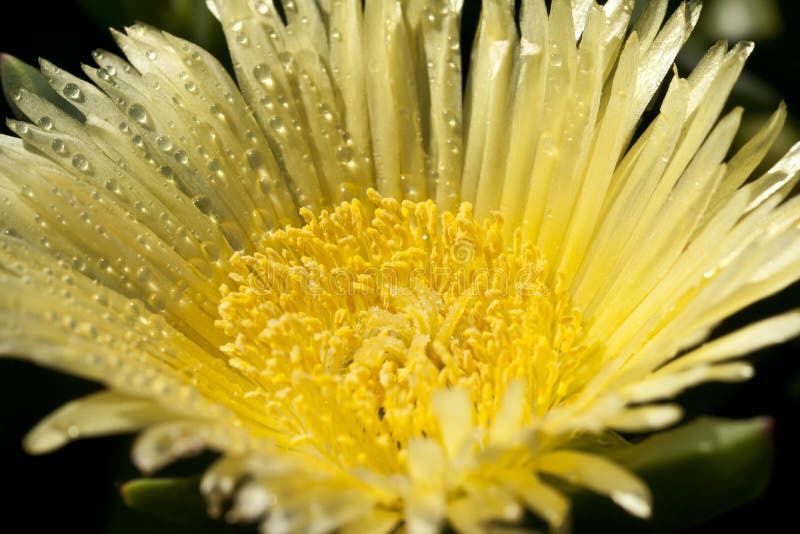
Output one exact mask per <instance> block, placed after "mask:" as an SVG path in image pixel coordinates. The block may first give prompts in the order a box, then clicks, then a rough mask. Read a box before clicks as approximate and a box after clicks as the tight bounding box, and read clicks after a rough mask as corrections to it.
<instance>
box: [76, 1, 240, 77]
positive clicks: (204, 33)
mask: <svg viewBox="0 0 800 534" xmlns="http://www.w3.org/2000/svg"><path fill="white" fill-rule="evenodd" d="M79 4H80V6H81V7H82V8H83V10H84V11H85V12H86V13H88V14H89V16H90V17H91V18H92V19H94V21H95V22H96V23H97V24H98V25H100V26H102V27H105V28H108V27H112V28H116V29H121V28H122V27H124V26H129V25H131V24H133V23H135V22H144V23H146V24H150V25H152V26H155V27H156V28H159V29H161V30H165V31H167V32H169V33H171V34H174V35H177V36H178V37H183V38H184V39H188V40H190V41H192V42H194V43H196V44H198V45H200V46H202V47H203V48H205V49H206V50H208V51H209V52H211V53H212V54H214V55H215V56H216V57H217V58H218V59H220V60H221V61H222V62H223V63H226V62H227V57H228V56H227V47H226V46H225V36H224V35H223V33H222V28H221V27H220V25H219V22H217V19H215V18H214V16H213V15H212V14H211V12H210V11H209V10H208V8H207V7H206V2H205V0H170V1H169V2H165V1H164V0H111V1H109V0H79Z"/></svg>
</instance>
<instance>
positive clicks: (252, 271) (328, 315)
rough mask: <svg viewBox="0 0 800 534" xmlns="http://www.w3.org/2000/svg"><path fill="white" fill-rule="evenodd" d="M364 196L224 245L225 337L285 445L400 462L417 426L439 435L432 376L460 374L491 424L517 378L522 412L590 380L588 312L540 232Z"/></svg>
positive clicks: (389, 468) (368, 463)
mask: <svg viewBox="0 0 800 534" xmlns="http://www.w3.org/2000/svg"><path fill="white" fill-rule="evenodd" d="M370 198H371V201H372V202H374V204H375V206H376V207H375V208H374V209H373V208H367V207H366V206H365V205H363V204H362V203H360V202H359V201H357V200H356V201H352V202H345V203H343V204H341V205H339V206H338V207H336V208H334V209H333V210H332V211H331V212H322V213H321V214H320V215H319V216H314V215H313V214H311V213H310V212H307V211H305V212H303V217H304V218H305V220H306V225H305V226H303V227H302V228H293V227H287V228H285V229H283V230H278V231H275V232H271V233H269V234H268V235H266V236H265V237H264V240H263V242H262V244H261V247H262V248H261V250H260V251H259V252H257V253H255V254H253V255H249V256H246V255H240V254H237V255H234V257H233V258H232V259H231V264H232V267H231V268H232V274H231V277H232V279H233V280H234V281H235V284H236V285H237V286H238V287H237V288H236V289H229V288H227V287H224V288H223V293H224V295H223V296H224V298H223V300H222V304H221V306H220V315H221V320H220V321H219V322H218V324H219V326H220V327H221V328H223V329H224V331H225V333H226V334H227V335H228V336H230V338H231V342H230V343H228V344H227V345H225V346H224V347H223V351H224V352H225V353H226V354H227V355H228V356H229V358H230V359H229V363H230V365H231V366H233V367H234V368H236V369H238V370H239V371H240V372H241V373H242V374H243V375H244V376H245V377H246V378H247V379H248V380H250V381H251V382H252V384H253V390H252V392H251V393H250V395H252V396H253V397H257V398H259V399H261V400H263V410H264V419H263V420H264V421H267V422H268V425H269V426H270V427H271V429H273V430H275V431H277V432H278V433H279V434H280V435H281V436H282V439H281V443H280V445H281V446H283V447H288V448H292V449H296V450H298V451H303V450H306V451H309V452H312V453H313V454H316V455H322V456H324V457H326V458H328V459H329V460H332V461H334V462H335V463H336V464H338V465H342V466H345V467H355V466H363V467H369V468H371V469H373V470H376V471H378V472H384V473H393V472H399V471H400V470H402V469H403V467H404V463H405V454H406V452H405V451H406V445H407V444H408V442H409V440H410V439H412V438H415V437H420V436H428V437H432V438H434V439H440V436H439V426H440V425H439V422H438V421H437V418H436V416H435V414H434V411H433V410H432V407H431V394H432V393H433V392H434V391H436V390H440V389H443V388H453V387H458V388H462V389H465V390H466V391H467V392H468V393H469V395H470V398H471V401H472V404H473V407H474V408H473V421H472V424H474V425H475V427H476V428H482V429H488V428H489V427H490V426H491V424H492V422H493V421H494V420H495V418H496V416H497V414H498V413H499V411H500V409H501V405H502V401H503V396H504V393H505V392H506V390H507V388H508V387H509V385H510V384H511V383H512V382H520V383H522V384H524V385H525V387H524V399H525V400H524V403H522V404H523V405H524V406H523V408H522V410H520V411H519V418H520V421H519V423H524V422H529V421H531V420H532V419H533V418H538V417H541V416H542V415H544V414H545V413H546V412H547V411H548V410H549V409H551V408H552V407H554V406H556V405H558V404H560V403H562V402H563V401H564V400H565V399H566V398H567V397H568V396H569V395H570V394H571V393H572V392H573V391H574V390H575V388H576V387H579V385H580V384H581V383H583V380H582V379H581V377H582V376H583V375H584V374H585V371H584V369H583V366H585V365H586V363H587V362H586V352H587V351H586V350H584V348H583V347H582V346H581V344H580V342H581V319H580V314H579V313H578V312H577V311H576V310H575V309H574V308H572V307H571V305H570V301H569V298H568V296H567V294H566V293H565V292H564V291H562V290H561V288H560V287H559V284H558V282H557V280H558V278H557V277H555V276H552V274H551V273H549V272H548V269H547V265H546V262H545V261H544V259H543V258H542V257H541V255H540V254H539V253H538V252H537V250H536V249H535V248H534V247H533V246H532V245H530V244H525V243H522V242H521V240H520V239H519V237H517V238H516V239H515V240H514V243H513V244H509V245H507V244H505V243H504V242H503V239H502V231H501V226H502V220H501V219H500V217H499V216H498V215H495V216H494V217H493V218H491V219H488V220H487V221H485V222H484V223H483V224H482V225H481V224H479V223H478V222H477V221H476V220H475V219H474V218H473V217H472V207H471V206H470V205H469V204H462V205H461V207H460V208H459V210H458V213H455V214H454V213H450V212H445V213H441V214H440V213H438V210H437V206H436V204H435V203H434V202H433V201H427V202H421V203H412V202H402V203H401V202H398V201H396V200H393V199H387V198H381V197H380V196H378V195H377V193H374V192H371V196H370ZM517 235H519V234H518V233H517ZM553 280H556V282H553Z"/></svg>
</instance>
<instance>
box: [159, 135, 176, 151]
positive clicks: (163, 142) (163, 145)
mask: <svg viewBox="0 0 800 534" xmlns="http://www.w3.org/2000/svg"><path fill="white" fill-rule="evenodd" d="M156 145H157V146H158V148H160V149H161V150H163V151H164V152H167V151H169V150H171V149H172V141H170V139H169V137H167V136H165V135H159V136H158V138H157V139H156Z"/></svg>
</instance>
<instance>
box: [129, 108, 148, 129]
mask: <svg viewBox="0 0 800 534" xmlns="http://www.w3.org/2000/svg"><path fill="white" fill-rule="evenodd" d="M128 115H129V116H130V117H131V118H132V119H133V120H135V121H136V122H138V123H139V124H141V125H143V126H148V125H149V124H150V116H149V115H148V114H147V110H146V109H144V106H142V105H141V104H132V105H131V106H130V107H129V108H128Z"/></svg>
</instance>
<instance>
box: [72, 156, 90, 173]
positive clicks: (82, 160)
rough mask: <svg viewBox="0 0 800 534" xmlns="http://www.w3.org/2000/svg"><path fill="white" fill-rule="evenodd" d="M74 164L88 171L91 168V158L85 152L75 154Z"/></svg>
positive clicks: (79, 168)
mask: <svg viewBox="0 0 800 534" xmlns="http://www.w3.org/2000/svg"><path fill="white" fill-rule="evenodd" d="M72 166H73V167H75V168H76V169H78V170H79V171H83V172H86V171H88V170H89V160H87V159H86V156H84V155H83V154H75V156H73V158H72Z"/></svg>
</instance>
